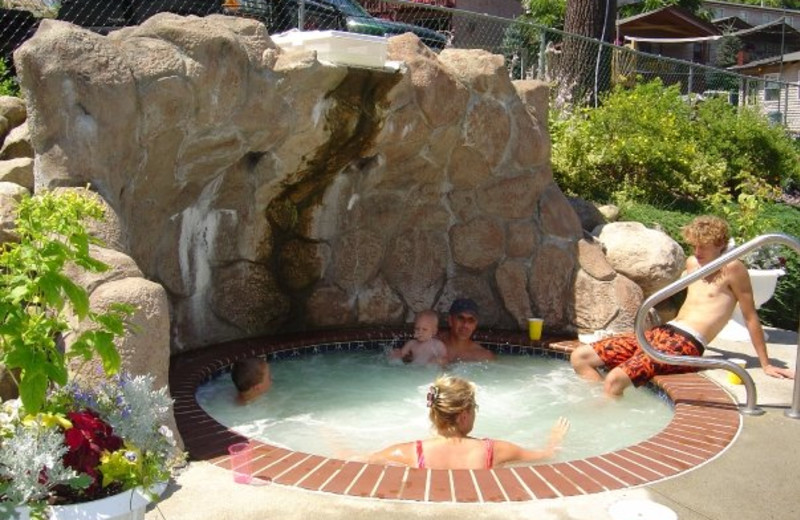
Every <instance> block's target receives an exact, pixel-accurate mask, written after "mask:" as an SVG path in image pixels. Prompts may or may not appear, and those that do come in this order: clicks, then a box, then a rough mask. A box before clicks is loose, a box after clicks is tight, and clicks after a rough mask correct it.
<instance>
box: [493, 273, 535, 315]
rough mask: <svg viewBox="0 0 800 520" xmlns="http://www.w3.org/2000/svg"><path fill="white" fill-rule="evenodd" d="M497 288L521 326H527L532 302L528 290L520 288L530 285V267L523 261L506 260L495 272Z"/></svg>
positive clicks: (505, 305) (508, 309)
mask: <svg viewBox="0 0 800 520" xmlns="http://www.w3.org/2000/svg"><path fill="white" fill-rule="evenodd" d="M495 278H496V281H497V290H498V291H499V292H500V299H501V301H502V302H503V306H504V307H505V309H506V311H508V313H509V314H511V316H513V317H514V319H515V320H516V321H517V324H518V325H519V327H520V328H523V329H524V328H525V325H526V324H527V318H530V317H532V316H533V314H532V313H531V302H530V299H529V298H528V294H527V292H526V291H521V290H520V289H522V288H524V287H527V286H528V268H527V266H526V265H525V264H524V263H523V262H519V261H512V260H509V261H506V262H503V263H502V264H500V265H499V266H498V267H497V271H496V272H495Z"/></svg>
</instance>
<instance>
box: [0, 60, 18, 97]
mask: <svg viewBox="0 0 800 520" xmlns="http://www.w3.org/2000/svg"><path fill="white" fill-rule="evenodd" d="M0 96H19V86H18V85H17V82H16V81H14V78H13V77H12V76H11V72H10V71H9V70H8V67H7V66H6V62H5V61H4V60H2V59H0Z"/></svg>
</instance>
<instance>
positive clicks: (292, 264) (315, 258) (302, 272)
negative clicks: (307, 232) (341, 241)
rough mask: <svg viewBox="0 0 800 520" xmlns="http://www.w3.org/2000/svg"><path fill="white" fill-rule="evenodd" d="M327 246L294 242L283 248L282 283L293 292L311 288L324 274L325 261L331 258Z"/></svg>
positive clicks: (281, 255)
mask: <svg viewBox="0 0 800 520" xmlns="http://www.w3.org/2000/svg"><path fill="white" fill-rule="evenodd" d="M329 249H330V248H329V247H328V246H327V245H325V244H316V243H313V242H303V241H300V240H293V241H291V242H289V243H287V244H286V245H284V246H283V247H282V248H281V252H280V256H279V258H280V269H281V271H280V273H281V278H280V279H281V283H284V284H286V286H287V287H289V288H290V289H293V290H300V289H304V288H306V287H310V286H311V285H313V284H314V283H315V282H316V281H317V280H319V277H320V274H321V273H323V272H324V267H325V264H326V262H325V259H326V258H328V257H329V256H330V252H329Z"/></svg>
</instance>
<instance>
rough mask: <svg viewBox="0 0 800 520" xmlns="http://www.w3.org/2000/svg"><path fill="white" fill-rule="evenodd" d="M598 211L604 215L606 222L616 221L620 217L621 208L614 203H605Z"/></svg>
mask: <svg viewBox="0 0 800 520" xmlns="http://www.w3.org/2000/svg"><path fill="white" fill-rule="evenodd" d="M597 211H599V212H600V214H601V215H603V218H604V219H606V222H616V221H617V219H618V218H619V208H618V207H617V206H615V205H613V204H603V205H602V206H598V207H597Z"/></svg>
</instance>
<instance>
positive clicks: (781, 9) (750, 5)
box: [703, 0, 800, 15]
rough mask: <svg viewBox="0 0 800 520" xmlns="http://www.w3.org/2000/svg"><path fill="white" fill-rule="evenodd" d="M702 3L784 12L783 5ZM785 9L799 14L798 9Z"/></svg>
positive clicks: (706, 0)
mask: <svg viewBox="0 0 800 520" xmlns="http://www.w3.org/2000/svg"><path fill="white" fill-rule="evenodd" d="M703 3H704V4H706V5H707V6H708V4H711V5H718V6H720V7H730V8H732V9H749V10H756V11H771V12H777V13H779V14H780V13H783V12H784V8H783V7H767V6H760V5H755V4H739V3H735V2H716V1H711V0H704V1H703ZM785 11H786V12H787V13H791V14H796V15H800V10H797V9H785Z"/></svg>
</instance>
